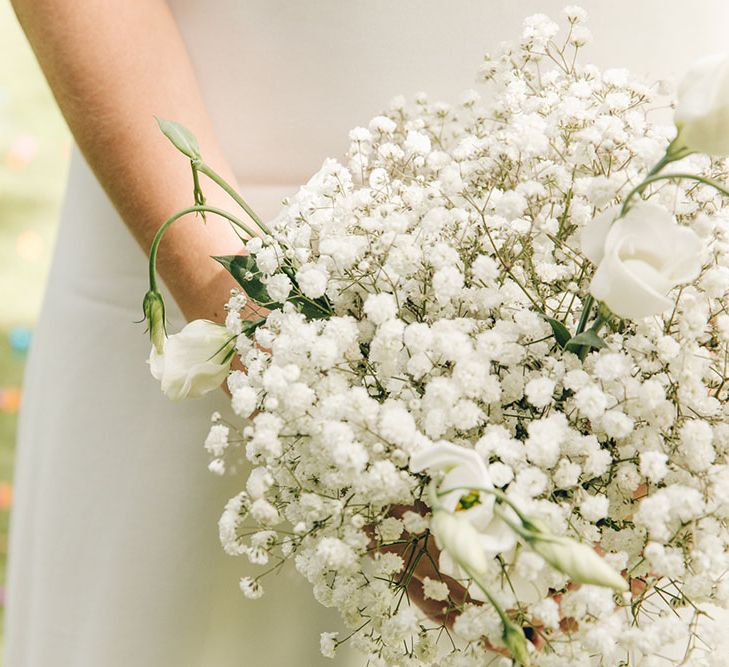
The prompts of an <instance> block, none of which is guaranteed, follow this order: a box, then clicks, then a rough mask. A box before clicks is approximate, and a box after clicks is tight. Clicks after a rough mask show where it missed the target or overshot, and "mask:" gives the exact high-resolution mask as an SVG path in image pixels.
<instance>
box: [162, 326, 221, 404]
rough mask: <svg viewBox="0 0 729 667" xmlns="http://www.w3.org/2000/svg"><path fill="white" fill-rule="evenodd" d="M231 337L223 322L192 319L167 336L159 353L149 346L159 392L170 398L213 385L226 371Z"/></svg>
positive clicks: (194, 395)
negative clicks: (178, 330)
mask: <svg viewBox="0 0 729 667" xmlns="http://www.w3.org/2000/svg"><path fill="white" fill-rule="evenodd" d="M232 345H233V339H232V337H231V335H230V334H229V333H228V331H227V329H226V328H225V327H224V326H221V325H219V324H215V323H214V322H210V321H209V320H193V321H192V322H190V323H189V324H187V325H186V326H185V327H184V328H183V329H182V331H180V332H179V333H176V334H173V335H172V336H169V337H168V338H167V340H166V342H165V346H164V349H163V351H162V354H160V353H158V352H157V350H156V348H155V347H154V346H153V347H152V351H151V353H150V355H149V360H148V363H149V365H150V370H151V372H152V375H153V376H154V377H155V379H157V380H159V381H160V382H161V383H162V392H163V393H164V394H165V395H166V396H168V397H169V398H171V399H172V400H173V401H179V400H181V399H183V398H197V397H198V396H202V395H203V394H207V393H208V392H210V391H213V389H217V388H218V387H219V386H220V385H221V383H222V382H223V381H224V380H225V378H226V377H227V375H228V372H229V371H230V361H231V359H232V355H231V354H230V352H231V347H232Z"/></svg>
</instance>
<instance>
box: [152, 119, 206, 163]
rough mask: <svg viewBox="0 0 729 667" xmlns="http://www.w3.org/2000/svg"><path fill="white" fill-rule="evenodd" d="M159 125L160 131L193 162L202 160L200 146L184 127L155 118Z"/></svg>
mask: <svg viewBox="0 0 729 667" xmlns="http://www.w3.org/2000/svg"><path fill="white" fill-rule="evenodd" d="M154 118H155V120H156V121H157V124H158V125H159V129H160V130H162V134H164V135H165V136H166V137H167V138H168V139H169V140H170V141H171V142H172V145H173V146H174V147H175V148H176V149H177V150H178V151H180V152H181V153H183V154H184V155H187V157H189V158H190V159H191V160H199V159H200V145H199V144H198V143H197V139H196V138H195V135H194V134H193V133H192V132H190V130H188V129H187V128H186V127H185V126H184V125H180V124H179V123H175V122H174V121H172V120H165V119H164V118H159V117H158V116H155V117H154Z"/></svg>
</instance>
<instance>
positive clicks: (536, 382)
mask: <svg viewBox="0 0 729 667" xmlns="http://www.w3.org/2000/svg"><path fill="white" fill-rule="evenodd" d="M554 387H555V383H554V380H551V379H550V378H547V377H539V378H534V379H533V380H529V382H527V384H526V386H525V387H524V395H525V396H526V397H527V400H528V401H529V402H530V403H531V404H532V405H533V406H534V407H535V408H546V407H547V406H548V405H549V404H550V403H551V402H552V394H553V393H554Z"/></svg>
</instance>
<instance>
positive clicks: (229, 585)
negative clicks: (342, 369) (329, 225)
mask: <svg viewBox="0 0 729 667" xmlns="http://www.w3.org/2000/svg"><path fill="white" fill-rule="evenodd" d="M563 4H564V3H563V1H562V0H541V1H539V0H528V1H523V2H514V1H513V0H459V1H458V2H447V3H446V2H444V1H443V0H397V2H392V1H390V0H367V1H364V0H362V1H354V0H352V1H348V2H341V0H328V1H324V0H318V1H316V2H315V1H311V2H285V1H283V0H255V1H249V0H213V1H212V2H210V1H209V2H204V1H203V0H174V1H173V2H171V6H172V9H173V12H174V13H175V16H176V18H177V20H178V23H179V25H180V28H181V31H182V33H183V36H184V38H185V40H186V42H187V43H188V45H189V48H190V52H191V55H192V58H193V61H194V64H195V67H196V69H197V71H198V74H199V76H200V79H201V82H202V87H203V91H204V95H205V97H206V100H207V102H208V104H209V108H210V112H211V114H212V117H213V120H214V124H215V126H216V129H217V131H218V132H219V136H220V139H221V142H222V143H223V144H224V146H225V148H226V150H227V152H228V155H229V157H230V160H231V163H232V164H233V165H234V168H235V171H236V174H237V176H238V181H239V183H241V184H242V186H241V187H242V190H243V193H244V195H245V196H246V198H247V199H248V200H249V202H250V203H251V204H252V205H253V207H254V208H256V209H257V210H258V211H259V212H260V213H261V214H262V215H263V216H264V217H266V218H270V217H272V216H273V215H274V214H275V212H276V210H277V207H278V202H279V201H280V199H281V197H282V196H284V195H286V194H290V193H291V192H293V191H294V190H295V188H296V186H297V185H299V184H301V183H303V182H304V181H305V180H306V179H307V178H308V176H309V175H310V174H311V173H312V172H313V171H315V170H316V169H318V167H319V166H320V164H321V162H322V160H323V159H324V158H325V157H326V156H330V155H331V156H335V157H339V156H341V155H342V153H343V151H344V150H345V149H346V145H347V130H348V129H349V128H351V127H353V126H355V125H358V124H364V123H366V122H367V120H368V119H369V118H370V117H371V116H372V115H374V114H376V113H378V112H379V111H380V110H382V109H383V108H384V106H385V105H386V104H387V102H388V101H389V99H390V98H391V97H392V96H393V95H395V94H397V93H405V94H406V95H412V94H413V93H414V92H416V91H418V90H425V91H428V92H430V93H431V94H432V97H434V98H443V99H455V97H456V95H457V94H458V93H459V92H460V91H461V90H462V89H465V88H468V87H472V86H473V85H474V74H475V71H476V69H477V66H478V64H479V61H480V59H481V57H482V54H483V53H484V52H485V51H486V50H489V49H492V50H493V49H495V47H496V45H497V44H498V42H499V41H500V40H502V39H506V38H511V37H513V36H515V35H516V34H517V32H518V30H519V24H520V22H521V20H522V18H523V17H524V16H526V15H528V14H531V13H534V12H536V11H542V12H546V13H551V14H552V15H557V14H558V12H559V10H560V9H561V7H562V5H563ZM582 4H583V5H584V6H586V8H587V9H588V10H589V11H590V12H591V14H592V29H593V32H594V34H595V41H596V45H595V46H593V47H591V48H590V49H588V51H587V53H588V56H589V58H588V59H592V60H594V61H596V62H597V63H598V64H601V65H610V66H625V65H628V66H632V67H634V68H635V69H638V70H641V71H649V72H653V73H659V74H671V73H674V72H679V71H681V70H682V69H683V68H684V67H685V66H686V65H687V64H688V63H689V62H690V60H692V59H693V58H695V57H697V56H699V55H702V54H704V53H706V52H712V51H717V50H723V49H724V48H725V46H724V44H725V36H726V34H727V28H728V27H729V3H726V2H725V0H694V2H693V3H691V5H690V6H689V3H686V2H684V1H683V0H671V1H667V0H641V1H640V2H635V1H634V0H611V1H610V2H608V1H607V0H604V1H603V0H592V1H586V2H583V3H582ZM145 283H146V259H145V257H144V255H143V253H142V252H141V251H140V249H139V248H138V246H137V245H136V244H135V242H134V241H133V239H132V237H131V235H130V234H129V233H128V231H127V230H126V228H125V227H124V225H123V223H122V221H121V220H120V219H119V217H118V215H117V214H116V212H115V211H114V209H113V208H112V206H111V204H110V203H109V201H108V199H107V197H106V196H105V194H104V192H103V191H102V189H101V188H100V187H99V185H98V183H97V182H96V180H95V178H94V177H93V175H92V173H91V171H90V170H89V168H88V166H87V165H86V163H85V162H84V161H83V158H82V157H81V156H80V154H79V153H78V151H77V150H74V152H73V156H72V161H71V168H70V173H69V180H68V189H67V193H66V198H65V203H64V207H63V210H62V213H61V220H60V229H59V234H58V241H57V246H56V250H55V256H54V260H53V266H52V269H51V272H50V276H49V281H48V288H47V292H46V296H45V302H44V306H43V312H42V315H41V318H40V321H39V322H38V325H37V328H36V331H35V337H34V341H33V345H32V350H31V353H30V358H29V362H28V368H27V373H26V379H25V389H24V405H23V409H22V414H21V424H20V432H19V442H18V453H17V468H16V477H15V484H16V500H15V508H14V512H13V518H12V527H11V544H10V571H9V582H8V606H7V613H6V621H7V623H6V661H5V665H6V667H49V666H51V665H53V666H58V667H130V666H134V667H203V666H204V667H229V666H233V665H236V666H250V667H258V666H262V665H266V666H267V667H284V666H289V665H302V666H304V665H306V666H311V665H317V664H324V660H323V659H322V658H321V657H320V656H319V655H318V643H319V641H318V633H319V632H320V631H322V630H326V629H331V628H332V627H334V626H336V622H335V621H334V620H333V619H332V616H331V615H329V614H328V613H327V612H326V611H325V610H323V609H321V608H320V607H319V606H318V605H317V604H316V603H314V602H313V601H312V599H311V594H310V592H309V590H308V585H306V584H304V583H302V581H301V580H300V578H299V577H298V575H296V574H295V573H294V572H292V571H291V570H289V571H287V572H284V573H283V574H280V575H278V576H277V577H275V578H270V579H268V580H267V584H268V585H267V594H266V596H264V598H263V599H262V600H260V601H258V602H251V601H247V600H245V599H244V598H243V596H242V594H241V593H240V592H239V591H238V589H237V581H238V578H239V577H240V576H243V575H244V574H247V573H248V572H250V568H251V566H249V565H247V563H245V562H244V560H243V559H235V558H231V557H228V556H225V555H224V554H223V552H222V549H221V548H220V546H219V544H218V537H217V527H216V522H217V519H218V517H219V515H220V512H221V510H222V508H223V505H224V503H225V500H226V499H227V498H228V497H229V496H230V495H232V494H233V493H234V492H236V491H237V490H238V489H237V483H236V481H235V480H225V479H220V478H217V477H215V476H213V475H212V474H211V473H209V472H208V471H207V468H206V463H207V457H206V455H205V453H204V451H203V448H202V441H203V439H204V437H205V435H206V433H207V429H208V420H209V415H210V414H211V412H212V411H213V410H215V409H221V407H222V406H224V405H225V402H226V401H225V397H224V395H223V394H222V393H216V394H214V395H210V396H208V397H206V398H204V399H199V400H196V401H192V402H187V403H182V404H180V403H171V402H169V401H167V400H166V399H165V398H164V397H163V396H162V394H161V393H160V390H159V385H158V383H157V382H156V381H154V380H153V379H152V378H151V376H150V375H149V372H148V369H147V366H146V364H145V363H144V360H145V359H146V357H147V355H148V352H149V343H148V340H147V338H146V336H145V335H144V334H143V327H142V326H141V325H139V324H134V323H133V322H134V320H136V319H138V318H139V317H140V312H141V299H142V296H143V294H144V292H145V289H146V284H145ZM169 303H170V306H171V307H170V310H171V313H170V315H171V320H172V330H175V329H177V328H179V327H180V326H182V324H183V321H182V317H181V316H180V313H179V312H178V311H177V309H176V308H174V305H173V304H172V303H171V300H170V301H169ZM264 583H265V582H264ZM336 662H337V664H345V662H346V658H341V659H338V660H337V661H336ZM327 664H331V662H329V663H327ZM357 664H360V662H358V663H357Z"/></svg>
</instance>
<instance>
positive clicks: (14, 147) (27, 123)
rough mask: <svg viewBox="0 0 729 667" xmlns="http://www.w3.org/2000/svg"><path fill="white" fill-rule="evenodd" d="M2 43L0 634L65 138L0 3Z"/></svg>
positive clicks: (10, 18) (4, 5)
mask: <svg viewBox="0 0 729 667" xmlns="http://www.w3.org/2000/svg"><path fill="white" fill-rule="evenodd" d="M0 44H2V53H3V55H4V57H3V58H0V633H1V628H2V605H3V600H4V582H5V563H6V556H7V538H8V518H9V513H10V508H11V507H12V502H13V458H14V457H13V454H14V447H15V432H16V425H17V416H18V408H19V407H20V403H21V402H22V400H23V392H22V379H23V367H24V364H25V359H26V357H27V353H28V348H29V346H30V345H31V344H32V339H33V324H34V322H35V319H36V317H37V315H38V311H39V309H40V306H41V301H42V298H43V288H44V286H45V280H46V275H47V273H48V268H49V262H50V258H51V253H52V250H53V242H54V238H55V228H56V221H57V218H58V214H59V208H60V204H61V199H62V196H63V189H64V186H65V180H66V170H67V167H68V157H69V151H70V136H69V133H68V130H67V129H66V125H65V123H64V121H63V118H62V117H61V114H60V112H59V111H58V108H57V107H56V104H55V102H54V100H53V97H52V95H51V93H50V90H49V89H48V86H47V85H46V83H45V80H44V79H43V75H42V73H41V71H40V68H39V67H38V65H37V63H36V61H35V59H34V56H33V52H32V51H31V49H30V46H29V45H28V44H27V42H26V40H25V36H24V35H23V33H22V31H21V29H20V27H19V25H18V23H17V20H16V19H15V14H14V13H13V11H12V8H11V6H10V3H6V2H0ZM0 637H1V634H0ZM0 659H1V658H0Z"/></svg>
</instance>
